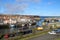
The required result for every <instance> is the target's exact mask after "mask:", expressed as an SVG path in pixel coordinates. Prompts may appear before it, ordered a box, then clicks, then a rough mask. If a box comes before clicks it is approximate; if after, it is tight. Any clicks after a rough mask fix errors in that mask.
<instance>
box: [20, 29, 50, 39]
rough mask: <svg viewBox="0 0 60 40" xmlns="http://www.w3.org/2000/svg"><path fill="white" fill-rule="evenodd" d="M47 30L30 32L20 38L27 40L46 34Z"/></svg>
mask: <svg viewBox="0 0 60 40" xmlns="http://www.w3.org/2000/svg"><path fill="white" fill-rule="evenodd" d="M48 31H50V30H48ZM48 31H43V32H39V33H36V34H31V35H29V36H28V37H25V38H22V39H20V40H29V39H31V38H35V37H39V36H42V35H45V34H47V32H48Z"/></svg>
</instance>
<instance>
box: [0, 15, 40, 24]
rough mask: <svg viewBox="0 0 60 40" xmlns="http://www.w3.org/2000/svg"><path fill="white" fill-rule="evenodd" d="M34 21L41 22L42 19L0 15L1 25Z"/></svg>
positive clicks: (29, 16)
mask: <svg viewBox="0 0 60 40" xmlns="http://www.w3.org/2000/svg"><path fill="white" fill-rule="evenodd" d="M34 20H35V21H36V20H40V17H39V16H32V15H0V24H10V23H11V24H15V23H17V22H30V21H34Z"/></svg>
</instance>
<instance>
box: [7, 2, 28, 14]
mask: <svg viewBox="0 0 60 40" xmlns="http://www.w3.org/2000/svg"><path fill="white" fill-rule="evenodd" d="M27 7H28V4H26V3H22V4H19V3H15V4H6V8H7V13H18V12H23V11H24V10H25V9H26V8H27Z"/></svg>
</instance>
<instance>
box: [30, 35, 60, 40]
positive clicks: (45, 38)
mask: <svg viewBox="0 0 60 40" xmlns="http://www.w3.org/2000/svg"><path fill="white" fill-rule="evenodd" d="M59 37H60V36H56V35H50V34H45V35H42V36H39V37H36V38H32V39H30V40H55V39H56V38H59Z"/></svg>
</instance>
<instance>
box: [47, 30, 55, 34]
mask: <svg viewBox="0 0 60 40" xmlns="http://www.w3.org/2000/svg"><path fill="white" fill-rule="evenodd" d="M48 34H56V32H55V31H51V32H48Z"/></svg>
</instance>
